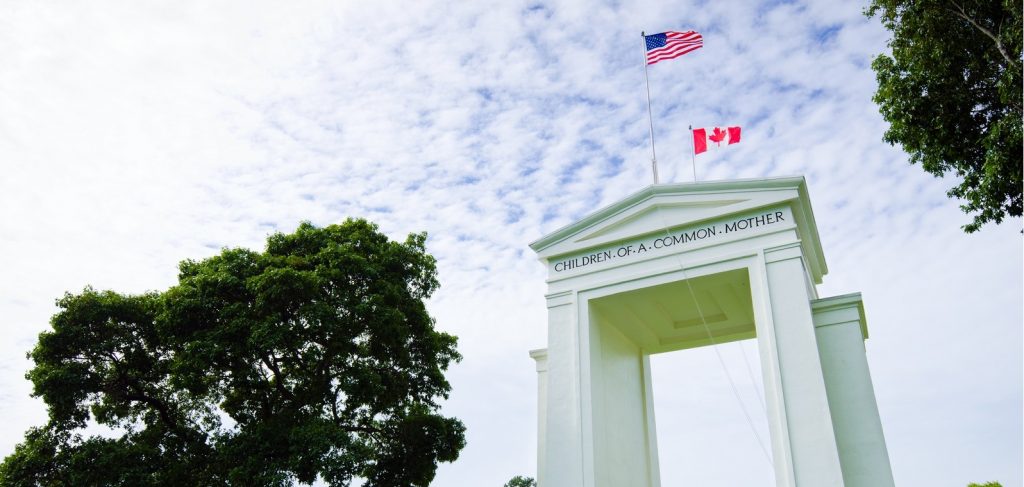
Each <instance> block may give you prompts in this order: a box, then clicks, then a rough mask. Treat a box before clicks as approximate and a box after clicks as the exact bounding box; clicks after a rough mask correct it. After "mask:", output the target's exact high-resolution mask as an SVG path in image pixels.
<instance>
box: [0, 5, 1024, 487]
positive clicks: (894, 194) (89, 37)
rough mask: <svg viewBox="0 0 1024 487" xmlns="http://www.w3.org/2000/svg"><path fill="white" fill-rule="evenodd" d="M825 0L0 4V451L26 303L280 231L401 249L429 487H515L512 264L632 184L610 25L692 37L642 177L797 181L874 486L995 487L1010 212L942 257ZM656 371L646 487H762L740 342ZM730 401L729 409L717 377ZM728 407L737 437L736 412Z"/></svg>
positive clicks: (1014, 233)
mask: <svg viewBox="0 0 1024 487" xmlns="http://www.w3.org/2000/svg"><path fill="white" fill-rule="evenodd" d="M862 8H863V5H861V4H859V3H858V2H850V1H838V0H837V1H831V2H825V1H815V2H799V1H794V2H762V3H758V2H706V1H699V2H676V1H664V0H659V1H644V0H625V1H616V2H608V3H598V2H581V1H564V2H555V3H532V2H523V1H518V0H507V1H501V2H497V1H475V2H442V1H419V2H356V1H348V2H319V3H318V2H302V3H301V5H300V4H297V3H296V2H275V3H270V2H252V1H244V2H243V1H238V2H220V3H218V4H217V5H216V6H211V5H209V2H191V1H176V2H128V1H125V2H113V1H112V2H70V1H68V2H55V1H54V2H29V1H18V0H14V1H7V2H3V4H0V53H2V55H0V59H2V68H0V168H2V171H0V417H2V418H3V421H2V422H0V455H7V454H9V453H10V452H11V451H13V449H14V445H15V444H16V443H17V442H18V441H20V438H21V437H22V435H23V433H24V431H25V430H26V429H27V428H29V427H30V426H33V425H38V424H41V423H42V422H43V421H44V418H45V409H44V407H43V405H42V403H41V402H40V401H38V400H35V399H32V398H30V397H29V393H30V384H29V383H28V382H27V381H25V380H24V378H23V375H24V373H25V371H26V370H27V369H28V368H29V367H30V366H31V364H30V363H29V362H28V361H27V360H26V359H25V352H26V351H28V350H29V349H30V348H31V347H32V346H33V344H34V342H35V337H36V335H37V334H38V333H39V332H40V331H42V330H44V329H46V327H47V322H48V319H49V316H50V315H51V314H52V313H53V312H54V311H55V307H54V304H53V303H54V299H55V298H57V297H59V296H60V295H62V294H63V293H64V292H65V291H79V290H81V289H82V288H83V287H84V286H86V285H92V286H94V287H96V288H100V289H114V290H118V291H121V292H129V293H136V292H142V291H146V290H161V289H165V288H167V287H168V286H170V285H172V284H173V283H174V282H175V277H176V266H177V263H178V262H179V261H180V260H182V259H185V258H192V259H196V258H203V257H206V256H210V255H213V254H215V253H217V252H219V250H220V249H221V248H223V247H250V248H254V249H259V248H261V247H262V245H263V242H264V240H265V238H266V236H267V235H268V234H270V233H273V232H276V231H282V232H289V231H291V230H293V229H294V228H295V227H296V226H297V225H298V223H299V222H300V221H302V220H309V221H312V222H314V223H316V224H320V225H326V224H330V223H332V222H338V221H340V220H343V219H344V218H346V217H350V216H352V217H366V218H369V219H371V220H373V221H375V222H377V223H378V224H380V226H381V228H382V230H383V231H385V232H386V233H388V234H389V235H391V236H393V237H394V238H403V237H404V235H406V234H408V233H409V232H418V231H424V230H425V231H427V232H429V234H430V239H429V241H428V248H429V250H430V251H431V252H432V253H433V254H434V255H435V256H437V258H438V260H439V269H440V279H441V283H442V288H441V290H440V291H439V292H438V293H437V294H436V295H435V296H434V298H433V299H432V300H431V301H430V304H429V306H430V309H431V311H432V313H433V314H434V316H435V317H436V318H437V321H438V326H439V327H440V328H442V329H444V330H446V331H449V332H451V333H454V334H456V335H458V336H459V337H460V350H461V352H462V353H463V355H464V356H465V359H464V360H463V361H462V362H461V363H460V364H458V365H457V366H455V367H454V368H453V369H452V370H451V372H450V374H449V377H450V379H451V381H452V384H453V387H454V389H453V393H452V396H451V399H450V400H449V401H448V402H447V403H446V405H445V411H446V412H447V413H448V414H451V415H455V416H457V417H459V418H461V419H462V420H463V421H464V422H465V423H466V426H467V427H468V432H467V435H468V436H467V439H468V445H467V447H466V449H465V450H464V451H463V452H462V455H461V457H460V458H459V460H458V461H457V462H455V463H452V464H445V465H443V466H442V467H441V468H440V470H439V473H438V477H437V480H436V482H435V484H436V485H440V486H500V485H502V484H503V483H504V482H505V481H507V480H508V479H509V478H510V477H512V476H513V475H516V474H526V475H532V474H533V472H534V469H535V454H536V446H535V445H536V435H535V421H536V412H535V409H536V404H535V401H536V393H535V390H536V389H535V388H536V384H535V375H534V366H533V363H532V361H531V359H530V358H529V357H528V355H527V351H528V350H529V349H533V348H541V347H543V346H545V342H546V338H545V337H546V330H545V327H546V314H545V313H546V309H545V304H544V298H543V295H544V292H545V284H544V279H545V271H544V268H543V267H542V266H541V265H540V264H539V263H538V262H537V261H536V260H535V257H534V255H533V254H532V252H531V250H530V249H529V248H528V246H527V245H528V244H529V243H530V242H532V241H534V240H536V239H537V238H539V237H541V236H542V235H545V234H547V233H549V232H551V231H553V230H555V229H557V228H559V227H561V226H563V225H566V224H568V223H570V222H573V221H575V220H577V219H579V218H580V217H582V216H584V215H586V214H587V213H589V212H591V211H593V210H595V209H597V208H599V207H601V206H604V205H607V204H609V203H612V202H614V201H617V200H619V199H621V198H623V197H625V196H627V195H629V194H631V193H634V192H636V191H638V190H640V189H642V188H643V187H645V186H646V185H649V184H650V183H651V176H650V163H649V160H650V145H649V144H650V142H649V139H648V121H647V113H646V109H647V106H646V98H645V91H644V73H643V64H642V44H641V38H640V32H641V31H642V30H646V31H647V32H649V33H650V32H661V31H666V30H686V29H695V30H698V31H700V32H701V33H703V34H704V37H705V47H704V48H703V49H701V50H698V51H696V52H694V53H691V54H688V55H686V56H683V57H681V58H678V59H676V60H672V61H665V62H662V63H659V64H657V65H655V66H652V67H651V70H650V85H651V95H652V103H653V108H654V125H655V137H656V140H657V149H658V155H659V161H660V171H661V176H662V181H663V182H689V181H691V180H692V172H691V171H692V170H691V167H690V154H689V141H688V139H687V134H688V133H687V131H686V127H687V125H690V124H692V125H693V126H696V127H704V126H715V125H740V126H742V127H743V140H742V142H741V143H740V144H738V145H734V146H731V147H729V148H728V149H727V150H725V149H723V150H721V151H718V152H716V153H713V154H704V155H700V156H698V158H697V173H698V178H699V179H701V180H718V179H730V178H753V177H769V176H789V175H804V176H805V177H806V178H807V181H808V186H809V189H810V193H811V197H812V202H813V205H814V210H815V215H816V217H817V222H818V226H819V230H820V233H821V239H822V244H823V246H824V249H825V253H826V258H827V260H828V263H829V268H830V271H831V272H830V274H829V275H828V276H826V277H825V282H824V284H823V285H821V286H820V287H819V291H820V294H821V295H822V296H831V295H836V294H843V293H848V292H856V291H860V292H862V293H863V295H864V300H865V305H866V310H867V314H868V323H869V326H870V332H871V338H870V339H869V340H868V342H867V347H868V360H869V363H870V365H871V368H872V370H871V372H872V375H873V379H874V382H875V387H876V392H877V396H878V405H879V410H880V413H881V417H882V420H883V427H884V430H885V435H886V438H887V441H888V447H889V453H890V456H891V460H892V464H893V469H894V473H895V477H896V482H897V484H898V485H901V486H936V485H943V486H944V485H949V486H965V485H966V484H967V483H968V482H972V481H974V482H981V481H988V480H999V481H1001V482H1002V483H1003V485H1004V486H1006V487H1011V486H1018V487H1019V486H1021V485H1022V479H1021V470H1022V466H1021V458H1022V455H1024V454H1022V446H1021V445H1022V438H1021V436H1022V433H1021V432H1022V419H1021V418H1022V406H1021V404H1022V334H1021V329H1022V326H1024V325H1022V322H1024V317H1022V298H1021V296H1022V294H1024V289H1022V287H1024V286H1022V237H1021V235H1020V233H1019V232H1020V228H1021V221H1020V220H1019V219H1018V220H1012V221H1009V222H1007V223H1005V224H1004V225H1002V226H990V227H986V228H985V229H983V230H982V231H981V232H979V233H977V234H973V235H965V234H963V233H962V232H961V231H960V229H959V227H960V225H962V224H964V223H966V222H967V221H968V218H967V217H966V216H964V215H963V214H962V213H960V211H959V209H958V207H957V204H956V202H954V201H950V200H948V199H947V198H946V197H945V195H944V193H945V191H946V190H947V189H948V188H949V187H951V186H953V185H954V184H955V183H956V181H955V180H953V179H936V178H933V177H931V176H929V175H926V174H925V173H923V172H922V171H921V169H920V168H919V167H914V166H909V165H908V164H907V162H906V159H907V157H906V155H905V154H904V153H903V152H902V151H901V150H900V149H899V148H893V147H890V146H888V145H886V144H884V143H883V142H882V141H881V138H882V134H883V132H884V130H885V128H886V125H885V123H884V122H883V121H882V120H881V117H880V116H879V115H878V112H877V108H876V106H875V105H874V104H873V103H872V102H871V95H872V93H873V90H874V77H873V74H872V72H871V70H870V61H871V59H872V58H873V57H874V56H875V55H877V54H878V53H880V52H883V51H884V50H885V49H886V40H887V34H886V32H885V31H884V30H883V29H882V28H881V27H880V26H879V25H878V22H877V20H870V19H866V18H865V17H864V16H863V15H862ZM720 352H721V356H722V358H723V360H722V362H724V367H723V364H722V363H720V362H719V361H718V359H717V358H716V356H715V354H714V353H712V352H711V351H709V350H706V349H705V350H696V351H692V353H679V354H673V355H671V356H669V355H666V356H664V357H655V361H654V362H655V367H656V370H655V397H656V403H657V418H658V421H659V430H658V437H659V441H660V445H661V446H660V448H661V465H662V477H663V484H664V485H771V483H772V476H771V473H770V472H771V469H770V464H769V461H768V460H769V459H768V458H767V457H766V455H765V454H764V453H763V452H762V451H761V449H760V448H759V447H758V441H759V440H760V441H767V440H766V438H765V435H766V432H765V431H766V429H767V426H766V424H765V418H764V412H763V411H764V409H763V406H759V405H758V403H759V398H758V387H760V379H754V377H759V375H758V372H757V370H751V371H748V370H747V365H746V364H747V363H751V364H752V365H753V366H754V367H755V368H756V365H757V360H756V359H755V357H756V354H757V350H756V344H754V343H753V342H747V343H744V344H729V345H725V346H723V347H721V350H720ZM726 370H728V371H729V374H730V375H729V377H732V378H733V379H734V382H735V383H736V386H737V389H736V390H735V391H734V390H733V389H732V388H731V387H729V385H728V381H726V380H725V379H726V375H725V371H726ZM744 410H746V411H748V412H749V413H750V415H751V417H752V421H750V422H748V421H747V419H746V415H745V414H744V412H743V411H744Z"/></svg>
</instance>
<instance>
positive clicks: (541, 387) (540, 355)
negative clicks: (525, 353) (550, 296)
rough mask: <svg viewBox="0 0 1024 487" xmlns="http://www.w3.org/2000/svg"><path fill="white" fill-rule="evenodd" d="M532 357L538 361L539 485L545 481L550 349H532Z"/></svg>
mask: <svg viewBox="0 0 1024 487" xmlns="http://www.w3.org/2000/svg"><path fill="white" fill-rule="evenodd" d="M530 357H532V358H533V360H535V361H536V362H537V478H536V480H537V485H541V484H545V485H546V483H545V482H544V478H545V475H544V451H545V448H544V446H545V442H546V441H547V415H548V414H547V413H548V411H547V409H548V349H546V348H542V349H539V350H531V351H530Z"/></svg>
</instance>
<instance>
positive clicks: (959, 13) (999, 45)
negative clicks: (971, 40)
mask: <svg viewBox="0 0 1024 487" xmlns="http://www.w3.org/2000/svg"><path fill="white" fill-rule="evenodd" d="M949 4H950V5H952V6H953V7H956V9H955V10H954V9H951V8H950V9H946V10H949V11H950V12H951V13H952V14H953V15H956V16H957V17H960V18H962V19H964V20H966V21H967V23H969V24H971V25H972V26H974V28H975V29H978V30H979V31H981V33H982V34H985V35H986V36H988V38H989V39H992V40H993V41H994V42H995V43H996V49H998V50H999V54H1002V55H1003V59H1006V62H1007V63H1009V64H1010V66H1012V67H1014V68H1016V69H1020V65H1019V64H1017V61H1016V60H1015V59H1013V58H1012V57H1010V53H1008V52H1006V48H1005V47H1004V46H1003V41H1001V40H1000V39H999V36H997V35H995V34H993V33H992V31H990V30H988V29H986V28H984V27H982V26H981V25H979V24H978V23H977V22H975V21H974V19H972V18H971V17H970V16H968V15H967V12H966V11H964V8H963V7H961V6H960V5H957V3H956V2H954V1H952V0H950V2H949ZM1000 30H1002V29H1000Z"/></svg>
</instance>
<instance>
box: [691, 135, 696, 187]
mask: <svg viewBox="0 0 1024 487" xmlns="http://www.w3.org/2000/svg"><path fill="white" fill-rule="evenodd" d="M695 144H696V141H695V140H693V125H690V165H692V166H693V182H695V183H696V182H697V146H696V145H695Z"/></svg>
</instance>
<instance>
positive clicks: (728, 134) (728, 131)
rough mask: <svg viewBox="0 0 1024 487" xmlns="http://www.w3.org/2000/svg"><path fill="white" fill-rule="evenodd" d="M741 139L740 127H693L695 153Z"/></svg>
mask: <svg viewBox="0 0 1024 487" xmlns="http://www.w3.org/2000/svg"><path fill="white" fill-rule="evenodd" d="M739 141H740V128H739V127H726V128H724V129H723V128H722V127H714V128H710V129H708V128H703V129H693V153H694V154H700V153H701V152H707V150H708V147H709V146H710V147H712V148H718V147H721V146H723V145H729V144H735V143H737V142H739Z"/></svg>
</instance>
